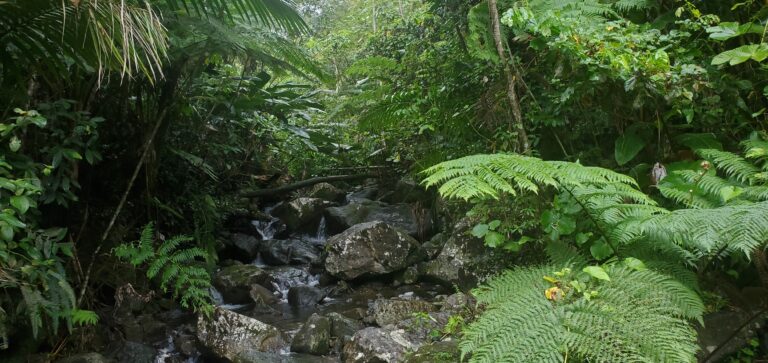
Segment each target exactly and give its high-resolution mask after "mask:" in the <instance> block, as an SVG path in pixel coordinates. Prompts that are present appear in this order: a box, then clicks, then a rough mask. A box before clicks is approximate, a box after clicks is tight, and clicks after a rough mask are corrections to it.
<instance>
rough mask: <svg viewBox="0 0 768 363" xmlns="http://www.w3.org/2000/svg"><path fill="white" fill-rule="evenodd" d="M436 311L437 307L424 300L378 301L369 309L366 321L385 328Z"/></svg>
mask: <svg viewBox="0 0 768 363" xmlns="http://www.w3.org/2000/svg"><path fill="white" fill-rule="evenodd" d="M435 310H436V308H435V305H433V304H432V303H429V302H427V301H423V300H416V299H413V300H400V299H377V300H376V301H374V302H373V304H371V306H370V307H369V308H368V314H367V316H366V321H367V322H370V323H375V324H376V325H378V326H382V327H383V326H386V325H389V324H396V323H398V322H400V321H402V320H405V319H408V318H411V317H413V315H414V314H416V313H429V312H432V311H435Z"/></svg>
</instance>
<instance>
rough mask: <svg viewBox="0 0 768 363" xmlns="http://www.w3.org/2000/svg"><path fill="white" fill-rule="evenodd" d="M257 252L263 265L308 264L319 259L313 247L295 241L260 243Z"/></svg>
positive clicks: (307, 243) (300, 241)
mask: <svg viewBox="0 0 768 363" xmlns="http://www.w3.org/2000/svg"><path fill="white" fill-rule="evenodd" d="M259 252H260V253H261V258H262V260H264V262H265V263H267V264H269V265H275V266H280V265H301V264H308V263H310V262H312V261H316V260H317V259H318V258H319V257H318V251H317V249H316V248H315V247H314V246H312V245H311V244H310V243H309V242H306V241H302V240H297V239H291V240H269V241H262V242H261V246H260V248H259Z"/></svg>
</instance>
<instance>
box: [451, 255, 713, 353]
mask: <svg viewBox="0 0 768 363" xmlns="http://www.w3.org/2000/svg"><path fill="white" fill-rule="evenodd" d="M581 267H582V266H580V265H576V266H570V269H571V270H580V268H581ZM558 270H560V267H556V266H553V265H546V266H540V267H529V268H518V269H515V270H511V271H508V272H506V273H504V274H503V275H501V276H499V277H497V278H495V279H492V280H491V281H490V282H489V283H488V284H487V285H485V286H483V287H481V288H479V289H477V290H476V291H475V294H476V297H477V299H478V302H479V303H481V304H484V305H486V306H487V310H486V311H485V312H484V313H483V315H482V316H481V317H480V318H479V319H478V320H477V321H475V322H474V323H472V324H470V325H469V326H468V327H467V328H466V329H465V330H464V337H463V339H462V341H461V343H460V347H461V349H462V352H463V353H464V354H465V355H466V354H469V353H471V357H470V359H469V361H470V362H561V361H564V360H567V359H573V358H575V359H577V360H584V361H600V362H648V361H654V362H691V361H694V354H695V352H696V350H697V345H696V336H695V331H694V330H693V329H692V328H691V326H690V324H689V323H688V320H689V319H698V318H700V317H701V314H702V312H703V304H702V303H701V301H700V300H699V298H698V295H697V294H696V293H695V292H694V291H692V290H691V289H689V288H688V287H686V286H684V285H683V284H680V283H679V282H677V281H676V280H674V279H672V278H670V277H668V276H665V275H663V274H660V273H657V272H655V271H652V270H645V271H634V270H630V269H627V268H624V267H619V266H614V267H610V268H608V269H607V272H608V274H609V276H610V281H601V280H595V279H588V277H587V276H585V274H583V273H579V274H573V273H566V274H562V272H563V271H567V270H560V272H561V275H560V276H558V278H557V279H553V278H552V277H551V276H553V274H555V272H556V271H558ZM547 276H549V277H548V280H549V281H553V282H548V281H547V280H545V277H547ZM573 281H587V282H586V283H584V282H582V284H583V285H584V286H581V287H580V289H576V288H573V287H572V286H573V285H579V283H572V282H573ZM554 287H557V288H558V289H560V290H561V291H562V295H559V297H556V298H552V299H548V298H547V297H546V294H545V292H546V291H547V290H549V289H552V288H554ZM579 290H581V291H579ZM592 291H596V294H594V293H592ZM587 295H588V296H590V297H589V298H587V297H586V296H587ZM571 357H573V358H571Z"/></svg>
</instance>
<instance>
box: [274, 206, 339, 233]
mask: <svg viewBox="0 0 768 363" xmlns="http://www.w3.org/2000/svg"><path fill="white" fill-rule="evenodd" d="M331 205H332V204H331V203H330V202H328V201H325V200H322V199H320V198H296V199H294V200H291V201H288V202H283V203H280V204H278V205H277V206H276V207H275V208H274V209H273V210H272V215H273V216H275V217H277V218H280V220H282V221H283V222H285V225H286V226H288V229H289V230H290V231H292V232H302V233H313V232H315V231H317V227H318V225H319V224H320V219H321V218H322V217H323V211H324V210H325V208H327V207H329V206H331Z"/></svg>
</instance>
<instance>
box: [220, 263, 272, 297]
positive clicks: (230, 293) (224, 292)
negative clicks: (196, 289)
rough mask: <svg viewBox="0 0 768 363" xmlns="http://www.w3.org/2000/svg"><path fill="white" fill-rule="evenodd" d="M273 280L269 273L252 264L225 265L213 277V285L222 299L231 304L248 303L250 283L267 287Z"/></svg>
mask: <svg viewBox="0 0 768 363" xmlns="http://www.w3.org/2000/svg"><path fill="white" fill-rule="evenodd" d="M273 282H274V279H273V278H272V276H270V274H269V273H267V272H266V271H264V270H262V269H260V268H258V267H256V266H253V265H234V266H229V267H225V268H223V269H221V271H219V272H218V273H216V276H215V277H214V278H213V286H215V287H216V289H218V290H219V292H221V296H222V297H223V298H224V301H226V302H228V303H232V304H247V303H250V302H251V295H250V292H251V286H252V285H254V284H258V285H261V286H263V287H266V288H267V289H269V288H270V287H271V286H272V283H273Z"/></svg>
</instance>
